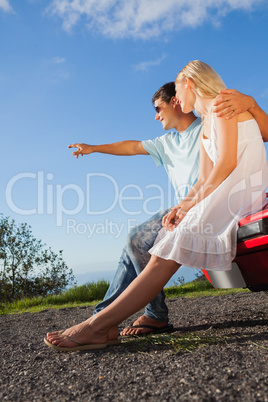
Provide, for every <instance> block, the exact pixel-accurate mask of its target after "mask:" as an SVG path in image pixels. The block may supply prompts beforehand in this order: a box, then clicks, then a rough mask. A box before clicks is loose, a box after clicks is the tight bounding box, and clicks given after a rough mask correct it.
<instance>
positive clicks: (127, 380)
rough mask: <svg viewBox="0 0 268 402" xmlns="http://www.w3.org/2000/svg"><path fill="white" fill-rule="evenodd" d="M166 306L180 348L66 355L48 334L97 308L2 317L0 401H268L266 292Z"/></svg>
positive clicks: (134, 343) (133, 347) (159, 345)
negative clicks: (49, 341)
mask: <svg viewBox="0 0 268 402" xmlns="http://www.w3.org/2000/svg"><path fill="white" fill-rule="evenodd" d="M167 303H168V306H169V309H170V321H171V322H172V323H173V324H174V326H175V332H174V333H173V334H172V338H168V339H172V340H173V345H172V344H170V342H169V344H163V339H162V338H161V337H160V338H155V337H153V338H152V339H151V340H149V341H146V340H141V341H138V340H127V341H124V342H123V343H122V344H121V345H120V346H114V347H110V348H107V349H104V350H102V351H86V352H73V353H60V352H55V351H53V350H51V349H50V348H48V347H47V346H46V345H45V344H44V342H43V337H44V335H45V334H46V332H47V331H49V330H55V329H61V328H65V327H67V326H70V325H73V324H75V323H78V322H80V321H82V320H84V319H86V318H87V317H88V316H89V315H91V313H92V310H93V308H92V307H88V308H73V309H61V310H46V311H43V312H40V313H34V314H29V313H25V314H20V315H9V316H7V315H5V316H0V347H1V349H0V351H1V352H0V354H1V355H0V400H1V401H20V402H21V401H124V402H126V401H131V402H132V401H243V402H245V401H261V402H263V401H268V311H267V307H268V298H267V297H266V296H265V295H264V294H263V293H243V294H234V295H228V296H213V297H202V298H197V299H185V298H176V299H171V300H168V301H167ZM135 316H137V315H135ZM135 316H134V317H135ZM134 317H132V318H131V319H130V320H128V321H126V322H130V321H131V320H132V319H133V318H134ZM124 324H126V323H124ZM175 336H176V338H175ZM177 337H178V338H177ZM184 338H185V340H183V339H184ZM157 339H159V342H158V341H157ZM176 339H178V340H179V341H178V342H177V346H178V349H174V342H175V340H176ZM189 339H190V340H189ZM191 339H196V342H195V345H194V348H193V349H191V346H193V342H192V341H191ZM187 342H188V343H187ZM175 343H176V342H175ZM182 344H183V345H184V348H183V349H180V345H182ZM185 345H186V346H185ZM187 345H188V346H187ZM187 349H188V350H187Z"/></svg>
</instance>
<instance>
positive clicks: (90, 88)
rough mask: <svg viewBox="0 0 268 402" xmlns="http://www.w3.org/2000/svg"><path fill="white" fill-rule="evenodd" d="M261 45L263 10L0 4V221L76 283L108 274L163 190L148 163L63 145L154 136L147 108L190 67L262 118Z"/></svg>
mask: <svg viewBox="0 0 268 402" xmlns="http://www.w3.org/2000/svg"><path fill="white" fill-rule="evenodd" d="M267 38H268V4H267V1H265V0H259V1H257V0H228V1H227V0H187V1H186V0H167V1H165V2H163V1H162V0H128V1H123V0H72V1H70V0H54V1H52V0H47V1H43V0H0V60H1V63H0V107H1V118H0V132H1V145H2V146H1V149H2V152H1V162H0V164H1V165H0V166H1V182H0V190H1V191H0V194H1V195H0V197H1V200H0V202H1V212H3V213H4V215H6V216H10V217H12V218H14V219H15V220H16V222H18V223H19V222H27V223H29V224H30V225H31V226H32V229H33V233H34V235H35V236H36V237H37V238H40V239H42V240H43V242H45V243H47V245H49V246H51V247H52V249H53V250H54V251H56V252H57V251H58V250H60V249H63V251H64V257H65V260H66V262H67V264H68V265H69V266H70V267H72V268H73V269H74V272H75V274H78V273H81V272H85V271H87V272H93V271H96V270H98V269H99V270H103V269H108V268H115V263H114V262H115V261H116V260H117V258H118V257H119V255H120V252H121V249H122V247H123V245H124V241H125V237H126V234H127V232H128V230H129V228H131V227H132V226H134V225H135V224H137V223H140V222H142V221H144V220H145V219H147V218H149V217H150V216H151V214H153V213H154V212H156V211H157V210H159V209H160V208H161V207H167V206H169V205H173V204H174V203H175V202H174V195H173V192H172V189H171V188H170V186H169V183H168V180H167V177H166V174H165V172H164V170H163V169H161V168H159V169H156V167H155V165H154V162H153V160H152V158H150V157H148V156H136V157H113V156H109V155H100V154H94V155H91V156H84V157H83V158H79V159H78V160H76V159H75V158H74V157H73V156H72V155H71V150H69V149H68V148H67V146H68V144H70V143H74V142H86V143H91V144H98V143H108V142H115V141H121V140H124V139H136V140H143V139H149V138H154V137H156V136H159V135H162V134H163V130H162V126H161V125H160V123H159V122H155V121H154V116H155V115H154V111H153V109H152V106H151V97H152V95H153V94H154V92H155V91H156V90H157V89H158V88H159V87H160V86H161V85H162V84H164V83H165V82H168V81H172V80H174V79H175V77H176V74H177V72H178V71H179V70H180V69H181V68H182V67H183V66H184V65H185V64H186V63H187V62H188V61H190V60H194V59H200V60H202V61H205V62H207V63H209V64H211V65H212V66H213V67H214V68H215V70H216V71H217V72H218V73H219V74H220V75H221V76H222V77H223V80H224V81H225V83H226V85H227V86H228V87H229V88H236V89H238V90H240V91H242V92H244V93H247V94H251V95H253V96H254V97H255V99H256V100H257V102H258V103H259V104H260V106H261V107H262V108H263V109H264V110H266V111H267V110H268V81H267V71H268V55H267ZM89 279H90V277H89Z"/></svg>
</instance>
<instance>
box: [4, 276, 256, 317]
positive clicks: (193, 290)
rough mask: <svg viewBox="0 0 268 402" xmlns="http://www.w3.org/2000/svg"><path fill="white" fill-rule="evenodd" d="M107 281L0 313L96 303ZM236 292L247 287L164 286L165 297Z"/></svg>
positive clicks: (199, 281) (201, 283) (9, 306)
mask: <svg viewBox="0 0 268 402" xmlns="http://www.w3.org/2000/svg"><path fill="white" fill-rule="evenodd" d="M108 287H109V283H108V282H107V281H99V282H93V283H88V284H86V285H82V286H75V287H73V288H71V289H68V290H66V291H65V292H62V293H61V294H59V295H51V296H46V297H35V298H32V299H23V300H19V301H16V302H14V303H6V304H0V314H18V313H24V312H38V311H42V310H45V309H51V308H57V309H58V308H72V307H82V306H90V305H96V304H97V303H98V302H99V301H100V300H102V299H103V297H104V295H105V293H106V291H107V289H108ZM237 292H249V290H247V289H214V288H213V286H212V285H211V284H210V282H208V281H207V280H203V279H200V278H199V279H196V280H195V281H193V282H190V283H185V284H182V285H179V286H173V287H168V288H165V294H166V296H167V298H174V297H203V296H217V295H225V294H230V293H237Z"/></svg>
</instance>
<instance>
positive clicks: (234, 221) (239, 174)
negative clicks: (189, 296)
mask: <svg viewBox="0 0 268 402" xmlns="http://www.w3.org/2000/svg"><path fill="white" fill-rule="evenodd" d="M201 135H202V134H201ZM203 145H204V148H205V150H206V152H207V154H208V156H209V157H210V159H211V160H212V161H213V164H214V165H215V163H216V162H217V160H218V151H217V133H216V129H215V123H214V121H213V117H212V124H211V135H210V138H209V139H204V138H203ZM267 187H268V163H267V157H266V151H265V147H264V144H263V140H262V137H261V133H260V130H259V127H258V124H257V122H256V120H254V119H252V120H247V121H244V122H240V123H238V149H237V166H236V168H235V169H234V170H233V171H232V172H231V174H230V175H229V176H228V177H227V178H226V179H225V180H224V181H223V182H222V183H221V184H220V185H219V186H218V187H217V188H216V189H215V190H214V191H213V192H212V193H211V194H209V196H207V197H206V198H205V199H204V200H202V201H201V202H199V203H198V204H197V205H195V206H194V207H193V208H191V209H190V211H189V212H188V213H187V215H186V216H185V217H184V219H183V220H182V221H181V223H180V224H179V225H178V226H177V227H176V228H175V229H174V231H173V232H168V231H166V230H165V229H164V228H162V229H161V231H160V232H159V234H158V236H157V238H156V240H155V243H154V245H153V247H152V248H151V249H150V250H149V251H150V253H151V254H153V255H156V256H158V257H161V258H164V259H166V260H173V261H176V262H178V263H179V264H182V265H186V266H189V267H192V268H200V269H206V270H217V271H226V270H229V269H231V268H232V260H233V259H234V258H235V255H236V247H237V241H236V239H237V228H238V222H239V220H240V219H241V218H243V217H244V216H247V215H250V214H253V213H255V212H258V211H260V210H261V209H262V208H263V207H264V205H265V204H266V195H265V190H266V188H267Z"/></svg>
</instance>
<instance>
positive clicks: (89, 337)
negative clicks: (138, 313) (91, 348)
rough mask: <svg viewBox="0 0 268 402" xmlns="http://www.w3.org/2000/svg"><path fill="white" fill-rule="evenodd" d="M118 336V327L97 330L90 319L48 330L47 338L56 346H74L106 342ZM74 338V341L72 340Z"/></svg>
mask: <svg viewBox="0 0 268 402" xmlns="http://www.w3.org/2000/svg"><path fill="white" fill-rule="evenodd" d="M117 338H118V328H117V327H112V328H110V329H109V330H107V331H101V332H100V331H99V332H97V331H95V330H94V325H91V320H90V319H88V320H86V321H84V322H81V323H80V324H77V325H74V326H73V327H70V328H67V329H66V330H63V331H55V332H48V333H47V335H46V339H47V340H48V341H49V342H50V343H51V344H52V345H55V346H60V347H70V348H71V347H74V346H77V344H81V345H90V344H104V343H109V342H111V341H115V340H116V339H117ZM72 339H73V340H74V341H72Z"/></svg>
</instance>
